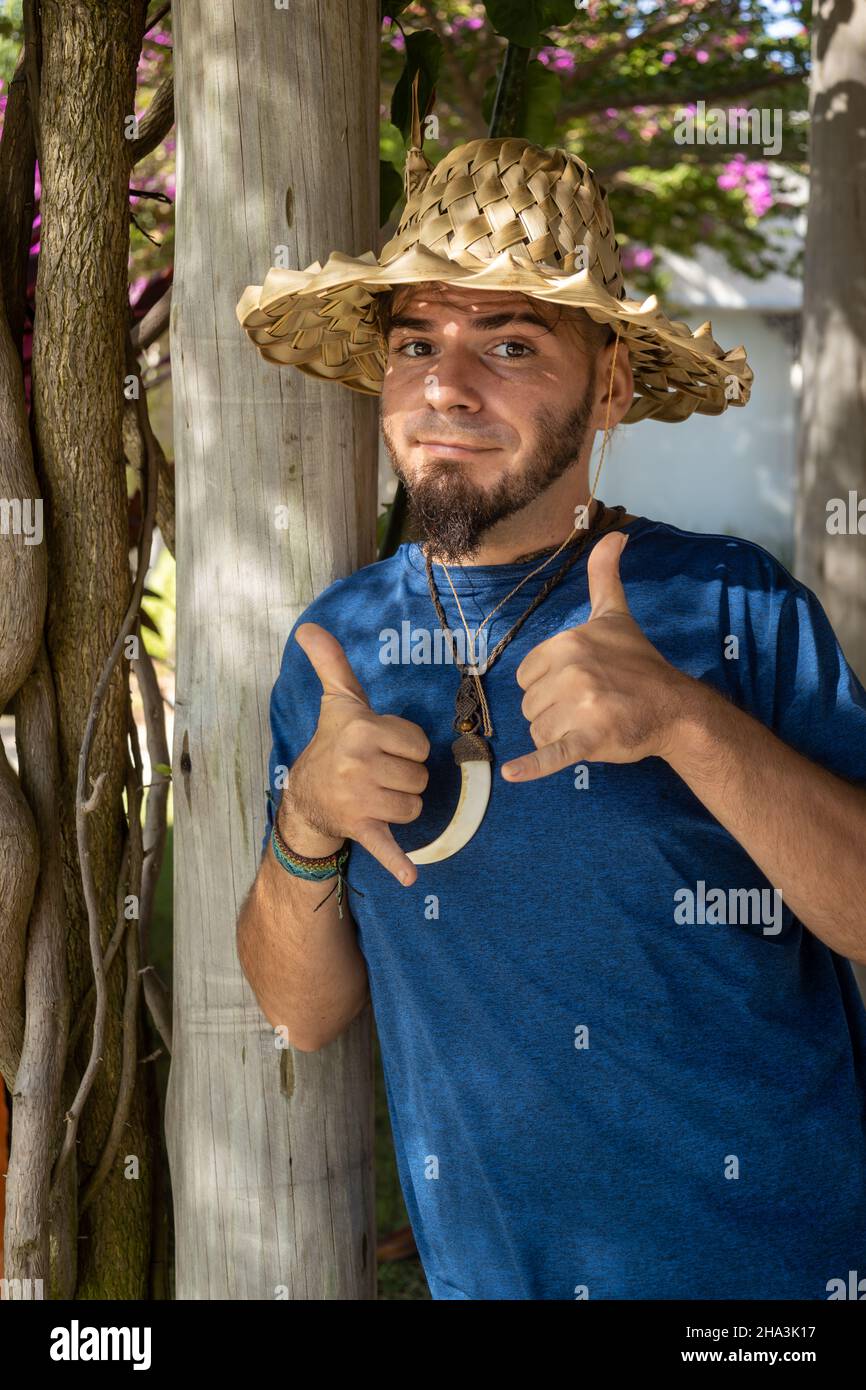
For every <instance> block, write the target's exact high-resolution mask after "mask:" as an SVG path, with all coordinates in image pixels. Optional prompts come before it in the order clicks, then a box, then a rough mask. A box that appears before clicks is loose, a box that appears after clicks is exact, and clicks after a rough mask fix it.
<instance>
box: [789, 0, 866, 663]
mask: <svg viewBox="0 0 866 1390" xmlns="http://www.w3.org/2000/svg"><path fill="white" fill-rule="evenodd" d="M809 113H810V117H811V120H810V123H809V164H810V196H809V221H808V230H807V235H806V252H805V261H804V281H803V350H802V357H803V395H802V411H801V424H800V442H799V479H798V482H799V486H798V496H797V504H798V505H797V550H796V568H797V576H798V578H800V579H802V580H803V582H804V583H805V584H808V585H809V587H810V588H811V589H814V590H815V592H816V593H817V595H818V597H819V598H820V600H821V602H822V603H823V605H824V607H825V608H826V610H827V615H828V617H829V619H830V621H831V623H832V624H833V627H834V629H835V631H836V634H837V636H838V638H839V641H840V642H841V644H842V647H843V648H844V651H845V655H846V656H847V658H848V661H849V662H850V664H851V665H852V666H853V668H854V670H855V671H856V672H857V675H858V676H859V677H860V680H861V681H866V453H864V448H863V440H864V438H866V295H864V293H863V246H864V243H866V206H864V200H863V189H864V187H866V0H859V2H858V3H857V4H855V5H853V6H851V7H840V6H838V5H824V6H820V5H818V6H816V7H815V9H814V12H813V15H812V73H811V77H810V81H809ZM850 494H854V508H856V506H857V502H858V501H859V503H860V505H861V507H862V512H861V513H860V514H859V516H858V515H857V514H856V511H854V509H852V508H851V506H850V502H851V498H850V496H849V495H850ZM834 498H835V499H837V501H838V502H839V503H841V504H842V506H840V507H837V508H834V509H833V512H834V513H835V516H834V515H832V514H831V515H828V503H831V502H832V500H833V499H834ZM852 513H853V516H852ZM852 519H854V526H853V527H852V525H851V524H850V523H851V520H852ZM858 528H859V529H858Z"/></svg>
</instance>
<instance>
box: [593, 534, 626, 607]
mask: <svg viewBox="0 0 866 1390" xmlns="http://www.w3.org/2000/svg"><path fill="white" fill-rule="evenodd" d="M627 543H628V536H625V535H623V533H622V531H619V532H610V534H609V535H607V536H602V538H601V540H600V541H598V542H597V543H596V544H595V545H594V546H593V548H592V551H591V553H590V557H589V561H588V563H587V566H586V576H587V579H588V580H589V602H590V605H591V611H590V615H589V621H592V619H593V618H603V617H605V616H607V615H608V614H611V613H624V614H626V615H627V616H628V617H631V611H630V609H629V606H628V601H627V599H626V596H625V589H624V588H623V587H622V580H621V579H620V577H619V557H620V555H621V554H622V552H623V551H624V550H625V547H626V545H627Z"/></svg>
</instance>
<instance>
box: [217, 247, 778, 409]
mask: <svg viewBox="0 0 866 1390" xmlns="http://www.w3.org/2000/svg"><path fill="white" fill-rule="evenodd" d="M424 281H441V282H443V283H446V284H451V285H456V286H459V287H462V288H466V289H478V290H513V291H518V292H520V293H523V294H526V295H529V296H531V297H532V298H534V299H542V300H545V301H547V302H548V303H551V304H562V305H567V306H570V307H572V308H580V309H584V310H586V312H587V313H588V314H589V315H590V317H591V318H593V319H594V320H595V321H596V323H607V324H610V325H611V326H613V327H614V328H618V329H619V331H620V333H621V338H622V341H623V342H625V343H626V344H627V346H628V349H629V359H630V361H631V366H632V374H633V377H634V386H635V397H634V400H633V402H632V404H631V406H630V407H629V410H628V412H627V414H626V415H625V416H624V417H623V423H624V424H633V423H635V422H636V421H638V420H643V419H656V420H664V421H667V422H668V423H671V424H676V423H679V422H680V421H682V420H686V419H688V418H689V416H690V415H692V414H693V413H695V412H697V413H698V414H701V415H721V414H722V412H723V411H724V410H726V409H727V407H728V406H729V405H738V406H743V405H746V404H747V402H748V400H749V396H750V393H751V386H752V382H753V380H754V374H753V372H752V369H751V367H750V366H749V364H748V362H747V360H746V350H745V347H744V346H743V345H742V344H740V345H739V346H738V347H736V348H731V349H730V350H729V351H728V352H725V351H724V350H723V348H721V347H720V346H719V344H718V343H717V342H716V341H715V339H714V338H713V335H712V324H711V323H710V321H709V320H707V322H705V323H702V324H701V326H700V327H699V328H697V329H695V331H694V332H692V330H691V329H690V328H689V326H688V324H685V323H681V322H679V321H678V320H675V319H669V318H668V317H667V315H666V314H665V313H664V312H663V311H662V310H661V309H660V308H659V306H658V300H657V298H656V296H655V295H649V296H648V297H647V298H646V299H645V300H643V301H639V300H636V299H627V298H624V299H616V298H614V296H613V295H611V294H609V293H608V292H607V291H606V290H605V289H604V287H603V286H602V285H601V284H600V283H599V282H598V280H596V279H594V278H593V276H592V275H591V274H590V272H589V270H578V271H575V272H574V273H569V272H565V271H560V270H556V269H554V268H552V267H545V266H541V265H538V264H535V265H532V264H528V263H527V262H526V261H523V260H520V259H518V258H517V257H515V256H513V255H512V253H511V252H510V251H509V250H505V251H502V252H500V253H499V254H498V255H497V256H495V257H493V258H490V259H485V260H478V262H477V268H467V267H466V266H462V265H458V264H457V263H456V262H454V261H452V260H450V259H449V258H448V257H446V256H439V255H437V254H436V253H435V252H433V251H431V250H430V249H429V248H428V247H425V246H422V245H420V244H418V243H416V244H415V245H414V246H412V247H411V248H410V249H408V250H407V251H404V252H403V253H402V254H401V255H399V256H397V257H395V258H394V259H393V260H391V261H388V262H386V263H384V264H380V262H379V261H378V260H377V259H376V258H375V256H374V255H373V253H372V251H367V252H365V253H364V254H363V255H362V256H347V255H345V254H343V253H342V252H340V251H335V252H333V253H332V254H331V255H330V256H329V257H328V260H327V261H326V263H325V265H324V266H322V265H321V264H320V263H319V262H318V261H314V262H313V264H312V265H310V266H308V267H307V269H306V270H284V269H282V268H280V267H278V266H274V267H272V268H271V269H270V270H269V271H268V273H267V275H266V276H265V281H264V284H263V285H248V286H247V288H246V289H245V290H244V292H243V294H242V295H241V298H240V300H239V301H238V304H237V308H236V311H235V312H236V314H237V318H238V321H239V322H240V324H241V325H242V326H243V328H244V330H245V332H246V333H247V334H248V336H249V338H250V339H251V341H252V342H254V343H255V345H256V347H257V348H258V350H259V352H260V353H261V355H262V357H264V358H265V359H266V360H267V361H268V362H273V363H276V364H278V365H280V366H291V367H297V369H298V370H299V371H302V372H305V373H307V374H308V375H310V376H315V377H318V378H320V379H322V380H326V381H335V382H337V383H338V384H339V385H341V386H347V387H349V389H350V390H353V391H360V392H363V393H364V394H366V395H379V394H380V393H381V390H382V381H383V378H384V373H385V362H386V358H387V346H386V344H385V341H384V339H383V337H382V333H381V327H380V318H379V311H378V307H377V303H376V298H377V295H380V294H383V293H385V292H386V291H387V290H390V289H392V288H393V287H394V286H396V285H411V284H418V283H421V282H424Z"/></svg>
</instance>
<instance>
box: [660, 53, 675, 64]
mask: <svg viewBox="0 0 866 1390" xmlns="http://www.w3.org/2000/svg"><path fill="white" fill-rule="evenodd" d="M676 61H677V55H676V54H675V53H663V54H662V62H663V63H664V64H665V66H666V67H670V65H671V63H675V62H676Z"/></svg>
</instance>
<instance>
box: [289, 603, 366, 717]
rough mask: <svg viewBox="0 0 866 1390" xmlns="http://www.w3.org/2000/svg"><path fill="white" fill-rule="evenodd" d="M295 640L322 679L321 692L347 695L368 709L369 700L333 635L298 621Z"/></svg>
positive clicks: (314, 624)
mask: <svg viewBox="0 0 866 1390" xmlns="http://www.w3.org/2000/svg"><path fill="white" fill-rule="evenodd" d="M295 641H296V642H297V644H298V646H299V647H300V648H301V651H302V652H304V653H306V656H307V658H308V660H309V662H310V665H311V666H312V668H313V670H314V671H315V673H316V675H317V676H318V677H319V680H320V681H321V682H322V694H323V695H348V696H349V697H350V698H351V699H355V700H360V701H361V703H362V704H364V705H366V706H367V708H368V709H369V707H370V701H369V700H368V699H367V696H366V695H365V694H364V688H363V686H362V685H361V683H360V681H359V680H358V677H357V676H356V675H355V672H354V671H353V670H352V668H351V666H350V665H349V658H348V657H347V656H346V653H345V652H344V651H343V648H342V647H341V646H340V644H339V642H338V641H337V639H336V637H334V636H333V635H332V634H331V633H330V632H328V631H327V629H326V628H323V627H320V626H319V624H318V623H301V625H300V627H299V628H298V630H297V631H296V633H295Z"/></svg>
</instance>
